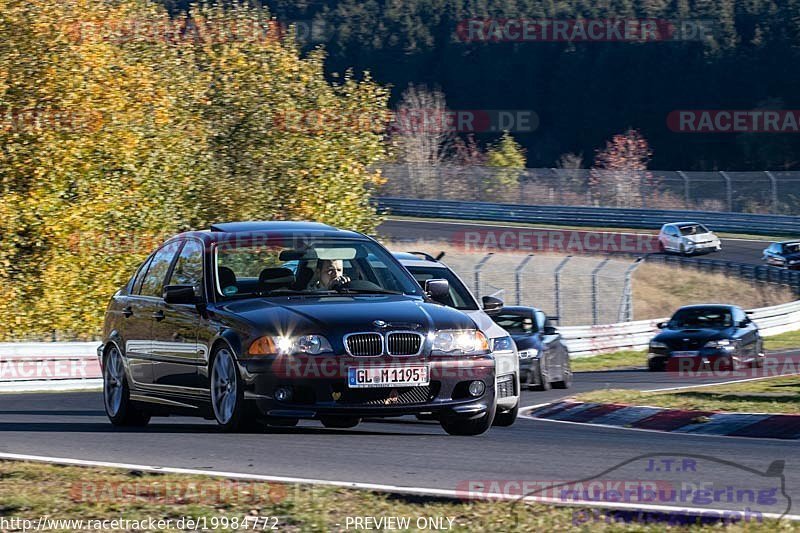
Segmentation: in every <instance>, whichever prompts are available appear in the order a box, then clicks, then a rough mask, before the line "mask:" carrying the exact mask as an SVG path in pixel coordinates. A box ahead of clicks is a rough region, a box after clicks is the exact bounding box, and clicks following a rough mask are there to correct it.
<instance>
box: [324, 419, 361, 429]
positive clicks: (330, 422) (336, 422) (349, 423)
mask: <svg viewBox="0 0 800 533" xmlns="http://www.w3.org/2000/svg"><path fill="white" fill-rule="evenodd" d="M319 420H320V422H322V425H323V426H325V427H326V428H331V429H349V428H354V427H356V426H357V425H359V424H360V423H361V419H360V418H358V417H356V416H323V417H320V419H319Z"/></svg>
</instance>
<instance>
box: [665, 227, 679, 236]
mask: <svg viewBox="0 0 800 533" xmlns="http://www.w3.org/2000/svg"><path fill="white" fill-rule="evenodd" d="M667 235H669V236H670V237H677V236H678V228H676V227H675V226H667Z"/></svg>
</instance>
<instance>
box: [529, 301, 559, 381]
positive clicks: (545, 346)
mask: <svg viewBox="0 0 800 533" xmlns="http://www.w3.org/2000/svg"><path fill="white" fill-rule="evenodd" d="M533 320H534V323H535V324H536V331H537V332H538V335H539V338H540V339H541V342H542V352H543V353H542V361H544V362H545V364H547V375H548V376H550V379H551V380H553V381H556V380H557V379H558V378H560V377H561V373H562V364H561V362H560V358H559V354H558V351H557V350H556V347H557V342H556V341H558V335H546V334H545V325H546V324H547V316H546V315H545V314H544V312H543V311H539V310H537V311H535V312H534V313H533Z"/></svg>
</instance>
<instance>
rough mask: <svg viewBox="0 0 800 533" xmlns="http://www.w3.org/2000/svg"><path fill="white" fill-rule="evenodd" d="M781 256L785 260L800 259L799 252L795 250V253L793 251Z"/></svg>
mask: <svg viewBox="0 0 800 533" xmlns="http://www.w3.org/2000/svg"><path fill="white" fill-rule="evenodd" d="M781 257H783V258H784V259H786V260H787V261H797V260H798V259H800V252H796V253H793V254H785V255H781Z"/></svg>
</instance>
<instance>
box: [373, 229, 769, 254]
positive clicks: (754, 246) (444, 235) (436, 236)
mask: <svg viewBox="0 0 800 533" xmlns="http://www.w3.org/2000/svg"><path fill="white" fill-rule="evenodd" d="M565 223H566V222H565ZM502 228H514V229H519V228H520V226H505V225H503V223H502V222H498V223H493V222H476V223H468V222H455V221H453V222H449V221H432V220H411V219H408V218H404V219H402V220H400V219H392V218H389V219H387V220H385V221H384V222H383V223H382V224H381V225H380V226H379V227H378V234H379V235H381V236H382V237H387V238H389V239H392V240H396V241H403V240H406V241H413V240H417V239H420V240H430V241H449V240H452V239H453V238H454V236H456V235H457V234H459V233H461V232H464V231H470V230H471V231H475V230H476V229H477V230H478V231H480V230H497V229H502ZM712 229H713V228H712ZM656 230H657V228H656ZM656 230H654V231H653V232H652V233H656ZM578 231H591V230H590V228H585V229H581V230H578ZM604 231H611V232H614V231H615V230H604ZM617 231H618V232H620V233H626V232H629V231H630V230H622V229H621V230H617ZM633 231H634V232H637V233H645V232H644V231H637V230H633ZM767 244H768V242H767V241H759V240H749V239H722V250H720V251H719V252H716V253H711V254H707V255H702V256H699V257H706V258H709V259H722V260H725V261H735V262H737V263H750V264H754V265H763V264H764V262H763V261H762V260H761V256H762V252H763V250H764V248H766V247H767ZM394 248H397V246H395V247H394Z"/></svg>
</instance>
